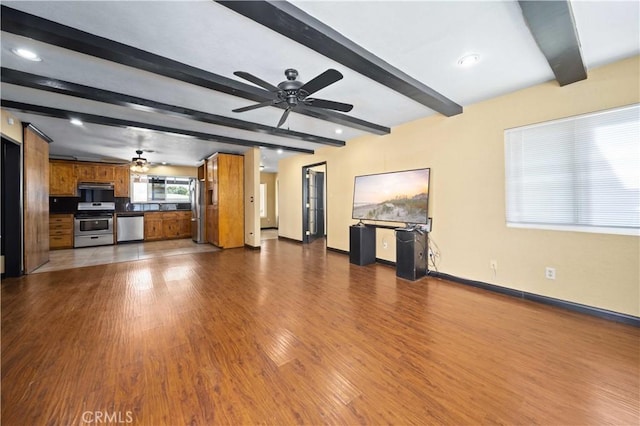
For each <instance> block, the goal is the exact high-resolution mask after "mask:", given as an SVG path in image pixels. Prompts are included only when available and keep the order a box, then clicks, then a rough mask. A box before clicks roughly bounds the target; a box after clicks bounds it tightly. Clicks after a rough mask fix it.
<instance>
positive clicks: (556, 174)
mask: <svg viewBox="0 0 640 426" xmlns="http://www.w3.org/2000/svg"><path fill="white" fill-rule="evenodd" d="M505 178H506V217H507V226H517V227H529V228H543V229H558V230H572V231H585V232H601V233H614V234H629V235H640V105H633V106H628V107H623V108H617V109H613V110H607V111H600V112H597V113H591V114H585V115H581V116H576V117H571V118H566V119H562V120H556V121H551V122H546V123H541V124H535V125H530V126H525V127H519V128H514V129H508V130H505Z"/></svg>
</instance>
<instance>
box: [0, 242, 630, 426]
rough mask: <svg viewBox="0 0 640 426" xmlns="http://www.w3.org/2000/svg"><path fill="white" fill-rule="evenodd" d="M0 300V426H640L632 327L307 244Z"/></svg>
mask: <svg viewBox="0 0 640 426" xmlns="http://www.w3.org/2000/svg"><path fill="white" fill-rule="evenodd" d="M1 290H2V294H1V297H2V300H1V302H2V306H1V307H2V312H1V317H2V342H1V344H2V424H3V425H23V424H82V422H83V421H86V416H87V413H89V414H90V415H95V413H96V412H98V413H103V414H102V415H104V414H107V415H111V416H113V415H117V416H119V418H116V420H123V421H126V420H127V419H129V418H130V419H131V420H132V421H133V423H134V424H140V425H159V424H206V425H209V424H303V423H305V424H382V423H389V424H391V423H394V424H456V425H458V424H481V423H502V424H638V421H639V419H640V407H639V400H640V353H639V352H640V351H639V348H640V330H639V329H637V328H634V327H632V326H629V325H624V324H620V323H614V322H608V321H606V320H603V319H599V318H594V317H589V316H585V315H582V314H579V313H575V312H569V311H564V310H560V309H557V308H553V307H549V306H545V305H540V304H536V303H533V302H529V301H523V300H519V299H514V298H510V297H507V296H504V295H500V294H495V293H489V292H485V291H483V290H480V289H477V288H473V287H467V286H463V285H459V284H455V283H451V282H446V281H442V280H436V279H433V278H423V279H422V280H420V281H417V282H409V281H406V280H403V279H399V278H397V277H396V276H395V270H394V269H392V268H390V267H387V266H383V265H368V266H365V267H360V266H356V265H351V264H350V263H349V259H348V257H347V256H344V255H342V254H339V253H334V252H326V251H325V250H324V246H323V242H322V241H317V242H316V243H314V244H311V245H304V246H301V245H299V244H294V243H291V242H287V241H278V240H269V241H265V242H263V247H262V250H260V251H255V250H244V249H234V250H227V251H219V252H211V253H195V254H185V255H177V256H171V257H164V258H154V259H148V260H139V261H135V262H123V263H115V264H110V265H99V266H91V267H85V268H78V269H72V270H65V271H55V272H43V273H40V274H33V275H29V276H24V277H21V278H12V279H7V280H4V281H3V282H2V288H1ZM83 416H85V418H84V419H83ZM127 416H129V417H127ZM112 420H113V417H112Z"/></svg>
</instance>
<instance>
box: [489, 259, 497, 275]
mask: <svg viewBox="0 0 640 426" xmlns="http://www.w3.org/2000/svg"><path fill="white" fill-rule="evenodd" d="M489 267H490V268H491V270H492V271H493V274H494V275H495V274H497V273H498V261H497V260H495V259H492V260H490V261H489Z"/></svg>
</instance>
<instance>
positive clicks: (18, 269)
mask: <svg viewBox="0 0 640 426" xmlns="http://www.w3.org/2000/svg"><path fill="white" fill-rule="evenodd" d="M0 163H1V166H0V170H2V173H1V180H0V217H1V218H2V219H1V220H0V222H1V229H0V242H1V246H2V261H3V262H4V265H3V268H2V277H3V278H4V277H5V276H6V277H17V276H20V275H21V274H22V208H21V206H22V196H21V195H22V184H21V180H20V176H21V175H22V159H21V147H20V145H18V144H16V143H13V142H11V141H10V140H9V139H5V138H2V149H1V155H0Z"/></svg>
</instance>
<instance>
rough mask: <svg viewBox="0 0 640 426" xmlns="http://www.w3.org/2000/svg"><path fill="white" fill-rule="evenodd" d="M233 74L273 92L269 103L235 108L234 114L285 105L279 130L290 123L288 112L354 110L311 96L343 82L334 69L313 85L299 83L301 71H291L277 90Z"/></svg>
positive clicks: (253, 78) (245, 75) (249, 76)
mask: <svg viewBox="0 0 640 426" xmlns="http://www.w3.org/2000/svg"><path fill="white" fill-rule="evenodd" d="M234 74H235V75H237V76H238V77H241V78H244V79H245V80H247V81H250V82H252V83H253V84H256V85H258V86H260V87H262V88H264V89H266V90H268V91H269V92H271V95H272V97H271V99H269V100H267V101H264V102H260V103H258V104H255V105H249V106H246V107H243V108H236V109H234V110H233V112H245V111H250V110H252V109H256V108H262V107H266V106H277V105H280V104H285V106H286V109H285V110H284V113H283V114H282V117H280V121H278V127H280V126H282V125H283V124H284V122H285V121H287V117H288V116H289V112H291V110H304V109H305V108H309V107H310V108H309V109H313V108H324V109H332V110H335V111H342V112H349V111H351V109H353V105H349V104H344V103H342V102H335V101H328V100H326V99H318V98H310V97H309V95H311V94H313V93H315V92H317V91H318V90H321V89H324V88H325V87H327V86H329V85H330V84H333V83H335V82H336V81H338V80H340V79H342V74H341V73H340V72H339V71H336V70H334V69H328V70H326V71H325V72H323V73H322V74H320V75H318V76H317V77H316V78H314V79H312V80H311V81H308V82H307V83H303V82H301V81H299V80H296V78H297V77H298V71H297V70H295V69H293V68H289V69H287V70H285V72H284V75H285V76H286V77H287V79H286V80H285V81H283V82H281V83H279V84H278V86H274V85H273V84H271V83H267V82H266V81H264V80H262V79H261V78H258V77H256V76H254V75H252V74H249V73H248V72H244V71H236V72H234Z"/></svg>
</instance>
